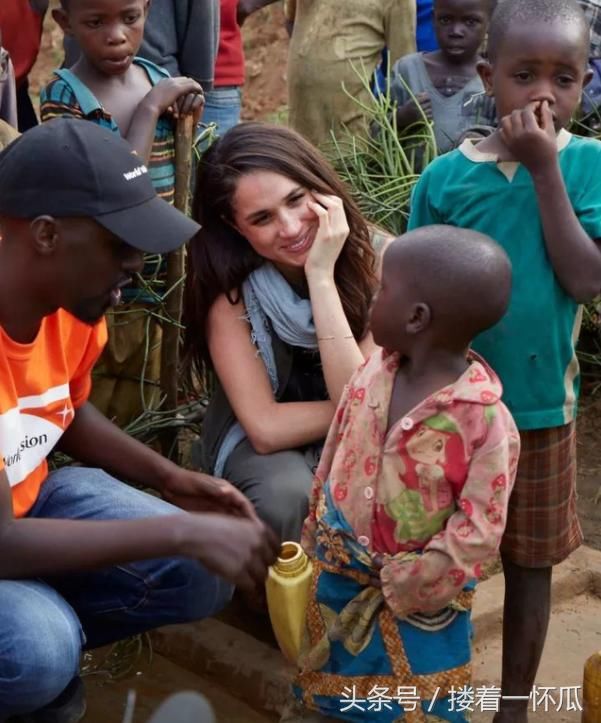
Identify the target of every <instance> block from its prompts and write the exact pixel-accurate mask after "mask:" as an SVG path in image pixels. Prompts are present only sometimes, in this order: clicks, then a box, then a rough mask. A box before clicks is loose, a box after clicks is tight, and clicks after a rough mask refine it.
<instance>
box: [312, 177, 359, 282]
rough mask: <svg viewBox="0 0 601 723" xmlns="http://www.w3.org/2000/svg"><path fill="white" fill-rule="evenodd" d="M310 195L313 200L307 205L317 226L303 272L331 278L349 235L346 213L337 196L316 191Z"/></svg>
mask: <svg viewBox="0 0 601 723" xmlns="http://www.w3.org/2000/svg"><path fill="white" fill-rule="evenodd" d="M312 195H313V198H314V199H315V200H314V201H309V203H308V204H307V206H308V207H309V208H310V209H311V210H312V211H313V213H314V214H315V216H316V217H317V221H318V224H319V226H318V228H317V233H316V234H315V238H314V239H313V245H312V246H311V249H310V250H309V254H308V256H307V260H306V261H305V273H307V274H312V273H313V274H316V273H322V274H325V275H327V276H329V277H332V278H333V276H334V266H335V265H336V261H337V260H338V257H339V256H340V252H341V251H342V247H343V246H344V244H345V242H346V240H347V238H348V235H349V225H348V221H347V219H346V213H345V212H344V206H343V205H342V201H341V200H340V199H339V198H338V196H326V195H325V194H323V193H317V191H313V193H312Z"/></svg>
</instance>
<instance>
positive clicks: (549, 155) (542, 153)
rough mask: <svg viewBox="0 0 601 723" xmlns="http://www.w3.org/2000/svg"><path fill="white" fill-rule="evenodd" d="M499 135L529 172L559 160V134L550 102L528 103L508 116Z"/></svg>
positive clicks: (504, 119) (538, 170)
mask: <svg viewBox="0 0 601 723" xmlns="http://www.w3.org/2000/svg"><path fill="white" fill-rule="evenodd" d="M500 134H501V138H502V140H503V143H504V144H505V145H506V146H507V149H508V150H509V152H510V153H511V155H512V156H513V157H514V158H515V160H516V161H519V162H520V163H522V164H523V165H524V166H525V167H526V168H527V169H528V170H529V171H530V173H537V172H540V171H541V170H543V169H545V168H548V167H549V165H554V164H556V163H557V133H556V131H555V124H554V120H553V113H552V112H551V109H550V108H549V103H548V101H546V100H543V101H537V102H536V103H529V104H528V105H527V106H526V107H525V108H523V109H521V110H514V111H513V112H512V113H511V114H510V115H506V116H505V117H504V118H502V119H501V123H500Z"/></svg>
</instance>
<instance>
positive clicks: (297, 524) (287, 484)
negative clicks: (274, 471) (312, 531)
mask: <svg viewBox="0 0 601 723" xmlns="http://www.w3.org/2000/svg"><path fill="white" fill-rule="evenodd" d="M310 490H311V488H310V486H309V487H308V486H307V485H306V484H298V483H297V484H295V483H294V482H293V480H292V479H285V478H281V479H279V480H278V483H277V484H274V485H270V486H269V489H266V490H265V492H266V494H263V495H261V497H260V498H259V499H258V500H257V502H256V504H255V506H256V510H257V514H258V515H259V517H260V518H261V519H262V520H263V521H264V522H265V523H266V524H268V525H269V526H270V527H271V528H272V529H273V530H274V531H275V533H276V534H277V535H279V537H280V539H281V540H282V541H284V540H300V534H301V529H302V526H303V522H304V520H305V518H306V516H307V512H308V510H309V493H310Z"/></svg>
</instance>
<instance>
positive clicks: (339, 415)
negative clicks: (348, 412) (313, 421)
mask: <svg viewBox="0 0 601 723" xmlns="http://www.w3.org/2000/svg"><path fill="white" fill-rule="evenodd" d="M344 409H345V407H338V411H337V412H336V421H337V422H338V424H342V419H343V417H344Z"/></svg>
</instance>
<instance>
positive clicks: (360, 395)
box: [351, 387, 365, 402]
mask: <svg viewBox="0 0 601 723" xmlns="http://www.w3.org/2000/svg"><path fill="white" fill-rule="evenodd" d="M351 398H352V400H353V401H355V400H357V401H358V402H363V400H364V399H365V387H359V388H358V389H353V391H352V395H351Z"/></svg>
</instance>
